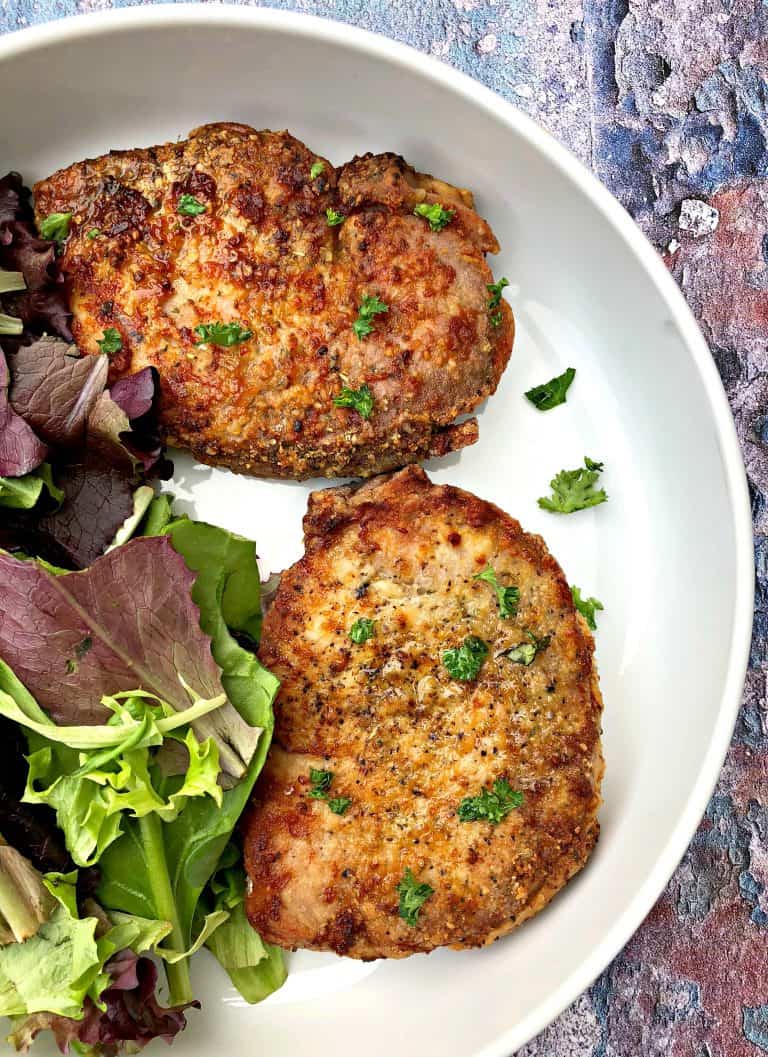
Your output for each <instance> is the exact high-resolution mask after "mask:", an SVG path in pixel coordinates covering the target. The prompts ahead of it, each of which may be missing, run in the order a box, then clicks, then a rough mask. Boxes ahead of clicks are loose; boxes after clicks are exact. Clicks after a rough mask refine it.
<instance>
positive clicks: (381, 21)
mask: <svg viewBox="0 0 768 1057" xmlns="http://www.w3.org/2000/svg"><path fill="white" fill-rule="evenodd" d="M110 6H115V7H122V6H131V5H128V4H124V3H123V2H122V0H116V2H115V3H114V4H110V3H109V2H108V0H80V2H76V0H2V2H1V3H0V30H2V31H8V30H13V29H18V28H21V27H23V26H26V25H30V24H32V23H36V22H44V21H48V20H50V19H53V18H57V17H61V16H62V15H68V14H75V13H78V12H83V11H92V10H96V9H99V8H102V7H110ZM263 6H271V7H280V8H287V9H292V10H298V11H304V12H308V13H311V14H316V15H322V16H326V17H329V18H337V19H339V20H341V21H345V22H349V23H352V24H354V25H357V26H361V27H363V28H366V29H371V30H375V31H377V32H379V33H383V34H385V35H386V36H389V37H392V38H394V39H396V40H401V41H405V42H407V43H409V44H411V45H413V46H415V47H417V48H421V49H422V50H423V51H425V52H428V53H430V54H432V55H435V56H437V57H439V58H440V59H442V60H444V61H445V62H448V63H451V64H452V65H454V66H456V67H457V68H459V69H461V70H463V71H465V72H466V73H468V74H470V75H471V76H473V77H475V78H477V79H478V80H480V81H482V82H484V83H485V84H487V85H488V86H489V87H491V88H493V89H495V90H496V91H497V92H499V93H500V94H501V95H503V96H504V97H505V98H507V99H509V100H511V101H512V102H513V103H515V104H517V105H518V106H520V107H521V108H523V109H524V110H526V111H527V112H528V113H529V114H530V115H531V116H532V117H534V118H535V119H536V120H537V121H539V122H540V123H541V124H543V125H544V126H545V127H546V128H548V129H549V130H550V131H551V132H553V133H554V135H555V136H557V137H558V139H560V140H561V141H562V142H563V143H565V144H566V145H567V146H569V147H570V148H571V150H573V151H574V152H575V153H576V154H577V155H578V156H579V157H580V158H581V159H582V160H583V161H585V162H586V163H587V164H588V165H590V166H591V167H592V169H593V170H594V171H595V172H596V173H597V175H598V176H599V177H600V179H601V180H602V181H603V183H605V184H606V186H607V187H608V188H609V189H610V190H611V191H612V192H613V193H614V194H615V195H616V197H617V198H618V199H619V200H620V201H621V202H622V203H623V204H624V205H625V206H626V208H627V209H628V210H629V211H630V212H631V213H632V215H633V216H634V217H635V219H636V220H637V221H638V223H639V224H640V225H641V226H642V228H643V229H644V231H645V232H646V234H647V235H648V236H649V238H650V239H651V240H652V241H653V243H654V244H655V245H656V246H657V248H658V249H659V251H660V252H661V253H663V254H664V258H665V260H666V262H667V264H668V266H669V268H670V269H671V271H672V273H673V274H674V276H675V277H676V279H677V280H678V282H679V283H680V284H681V286H682V289H683V291H684V293H685V295H686V297H687V298H688V301H689V303H690V304H691V306H692V308H693V309H694V311H695V313H696V315H697V317H698V319H699V322H700V323H701V326H702V328H703V330H704V333H705V335H706V337H707V338H708V340H709V342H710V345H711V348H712V354H713V356H714V358H715V361H716V363H717V365H718V368H719V370H720V373H721V375H722V378H723V381H724V383H725V386H726V390H727V392H728V396H729V398H730V401H731V405H732V407H733V410H734V414H735V417H736V422H737V426H738V429H739V436H740V438H741V443H742V447H743V450H744V454H745V459H746V463H747V469H748V473H749V479H750V487H751V493H752V502H753V513H754V521H755V550H756V557H757V570H758V591H757V603H756V615H755V634H754V642H753V650H752V658H751V668H750V672H749V675H748V679H747V684H746V688H745V695H744V704H743V708H742V711H741V715H740V718H739V722H738V724H737V727H736V731H735V733H734V737H733V743H732V746H731V750H730V753H729V755H728V759H727V761H726V764H725V767H724V768H723V772H722V775H721V777H720V781H719V783H718V787H717V790H716V792H715V795H714V796H713V798H712V801H711V803H710V805H709V808H708V810H707V813H706V816H705V818H704V820H703V821H702V823H701V826H700V828H699V831H698V833H697V835H696V837H695V838H694V840H693V842H692V844H691V847H690V848H689V850H688V852H687V854H686V856H685V858H684V860H683V862H682V864H681V865H680V867H679V869H678V870H677V872H676V873H675V876H674V877H673V878H672V880H671V881H670V883H669V885H668V887H667V889H666V891H665V893H664V895H663V896H662V898H661V899H660V900H659V902H658V904H657V905H656V907H655V908H654V910H653V911H652V913H651V914H650V915H649V917H648V919H647V920H646V921H645V923H644V924H643V926H642V927H641V929H640V930H639V931H638V933H637V934H636V935H635V936H634V937H633V939H632V940H631V941H630V943H629V944H628V945H627V947H626V948H625V950H624V951H623V952H622V953H621V955H620V956H619V957H618V958H617V959H616V960H615V962H614V963H613V964H612V965H611V966H610V967H609V968H608V969H607V970H606V971H605V972H604V973H603V975H602V976H601V977H600V978H599V980H598V981H597V982H596V983H595V984H594V986H593V987H592V988H591V989H590V990H589V991H588V992H587V993H586V994H584V995H582V996H581V998H579V1000H578V1001H577V1002H575V1003H574V1004H573V1005H572V1006H571V1007H570V1009H568V1010H567V1011H566V1012H565V1013H564V1014H563V1015H562V1016H561V1017H560V1018H559V1019H558V1020H557V1021H556V1022H555V1023H554V1024H553V1025H552V1026H551V1027H550V1028H548V1029H547V1031H545V1032H544V1033H543V1034H542V1035H541V1036H539V1038H538V1039H536V1040H534V1041H533V1042H531V1043H529V1044H528V1046H526V1047H525V1048H524V1049H523V1050H522V1051H520V1054H519V1055H518V1057H759V1055H760V1054H761V1053H768V704H767V702H766V690H767V686H766V680H767V679H768V179H767V178H768V2H763V0H498V2H493V0H421V2H418V0H417V2H415V3H414V2H413V0H407V2H406V0H391V2H388V3H384V2H378V3H377V2H376V0H370V2H366V0H295V2H291V0H276V2H274V3H271V4H266V5H263ZM712 604H713V605H714V604H717V585H712Z"/></svg>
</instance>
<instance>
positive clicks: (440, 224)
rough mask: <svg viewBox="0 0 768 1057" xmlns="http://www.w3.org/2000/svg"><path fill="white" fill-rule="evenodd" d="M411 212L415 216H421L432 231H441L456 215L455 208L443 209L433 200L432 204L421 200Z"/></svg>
mask: <svg viewBox="0 0 768 1057" xmlns="http://www.w3.org/2000/svg"><path fill="white" fill-rule="evenodd" d="M413 212H414V214H415V215H416V216H417V217H423V218H424V220H426V221H427V223H428V224H429V226H430V228H431V229H432V231H442V230H443V228H444V227H447V226H448V225H449V224H450V222H451V221H452V220H453V218H454V216H455V215H456V214H455V210H453V209H443V207H442V206H441V205H440V203H439V202H433V203H432V205H429V204H428V203H427V202H421V203H420V204H419V205H417V206H416V208H415V209H414V211H413Z"/></svg>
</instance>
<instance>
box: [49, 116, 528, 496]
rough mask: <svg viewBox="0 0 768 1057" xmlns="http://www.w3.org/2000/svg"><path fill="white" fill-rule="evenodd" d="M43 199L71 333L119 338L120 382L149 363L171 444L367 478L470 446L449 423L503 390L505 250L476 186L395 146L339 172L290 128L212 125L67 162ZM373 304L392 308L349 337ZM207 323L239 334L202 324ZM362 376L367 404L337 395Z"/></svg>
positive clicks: (230, 458) (471, 431)
mask: <svg viewBox="0 0 768 1057" xmlns="http://www.w3.org/2000/svg"><path fill="white" fill-rule="evenodd" d="M418 205H435V206H438V207H442V209H443V210H444V213H440V212H439V211H438V215H437V216H436V217H433V223H434V225H435V226H436V227H439V226H440V225H441V224H442V223H443V221H444V220H445V219H446V218H447V219H448V223H447V224H445V225H444V226H442V228H441V229H440V230H432V226H431V225H430V223H429V220H428V219H426V218H424V217H421V216H417V215H414V209H415V208H416V207H417V206H418ZM35 210H36V215H37V219H38V223H39V222H40V221H41V220H42V219H43V218H44V217H46V216H47V215H49V214H51V213H72V221H71V227H70V235H69V238H68V239H67V242H66V245H65V248H64V252H63V257H62V267H63V271H64V275H65V276H66V280H67V282H68V283H69V287H70V290H71V306H72V310H73V312H74V323H73V331H74V334H75V338H76V340H77V343H78V345H79V346H80V348H81V349H82V350H83V351H84V352H89V353H94V352H98V351H99V341H102V340H103V338H104V335H106V336H107V339H108V343H109V342H110V339H111V346H112V351H113V352H114V346H115V344H117V343H118V342H119V345H120V348H119V350H118V351H117V352H115V353H114V355H113V356H112V362H111V372H110V373H111V378H112V379H113V380H114V379H115V378H117V377H120V376H121V375H124V374H127V373H130V372H132V371H136V370H138V369H140V368H142V367H145V366H147V365H153V366H155V367H157V368H158V370H159V372H160V377H161V381H162V390H163V396H164V407H163V412H162V414H163V422H164V428H165V431H166V437H167V440H168V442H169V443H171V444H175V445H178V446H180V447H184V448H188V449H189V450H190V451H191V452H192V454H193V455H194V456H195V457H196V458H197V459H199V460H201V461H202V462H208V463H212V464H218V465H223V466H229V467H231V468H232V469H234V470H238V471H240V472H242V473H249V474H255V475H259V476H265V477H295V478H302V477H311V476H314V475H321V476H335V475H359V476H370V475H371V474H374V473H378V472H380V471H382V470H387V469H392V468H394V467H397V466H402V465H404V464H406V463H408V462H411V461H413V460H416V459H420V458H422V457H426V456H429V455H442V454H445V453H446V452H449V451H452V450H454V449H457V448H461V447H464V446H465V445H467V444H471V443H473V442H474V441H475V440H476V439H477V423H476V421H475V420H469V421H464V422H462V423H460V424H457V423H456V422H455V420H456V417H457V416H459V415H463V414H465V413H468V412H471V411H473V410H474V409H475V408H476V407H477V406H478V404H480V403H481V401H482V400H484V399H485V397H486V396H488V395H489V394H490V393H493V392H494V390H495V389H496V386H497V384H498V381H499V378H500V376H501V373H502V371H503V370H504V367H505V366H506V363H507V360H508V359H509V354H510V350H511V347H512V341H513V333H514V324H513V319H512V313H511V311H510V309H509V307H508V305H507V304H506V303H505V302H503V301H502V303H501V304H500V305H498V306H497V307H494V306H491V307H489V301H490V300H491V294H489V291H488V288H487V284H489V283H491V282H492V281H493V276H492V274H491V271H490V269H489V267H488V265H487V264H486V260H485V255H486V253H489V252H496V251H497V250H498V244H497V242H496V239H495V238H494V235H493V233H492V232H491V230H490V228H489V227H488V225H487V223H486V222H485V221H484V220H483V219H482V218H481V217H479V216H478V215H477V213H476V212H475V210H474V208H473V204H472V195H471V194H470V192H469V191H464V190H459V189H457V188H455V187H451V186H450V185H449V184H445V183H442V182H441V181H440V180H436V179H434V178H433V177H431V176H425V175H423V174H421V173H417V172H415V171H414V170H413V169H412V168H411V167H410V166H408V165H406V163H405V162H404V161H403V159H402V158H399V157H397V156H396V155H393V154H383V155H378V156H373V155H366V156H365V157H361V158H355V159H354V160H353V161H351V162H349V163H348V164H347V165H343V166H342V167H341V168H339V169H335V168H334V167H333V166H332V165H331V164H330V162H328V161H327V160H325V159H323V158H320V157H319V156H318V155H316V154H314V153H313V152H312V151H311V150H309V149H308V148H307V147H306V146H304V144H303V143H300V142H299V141H298V140H296V139H294V138H293V136H291V135H289V134H288V133H287V132H257V131H256V130H255V129H252V128H249V127H248V126H246V125H237V124H217V125H205V126H203V127H202V128H199V129H196V130H195V131H194V132H192V133H191V134H190V136H189V138H188V139H186V140H183V141H181V142H179V143H167V144H165V145H163V146H160V147H154V148H149V149H144V150H128V151H118V152H113V153H111V154H108V155H105V156H104V157H101V158H96V159H95V160H93V161H83V162H79V163H77V164H75V165H71V166H70V167H69V168H67V169H63V170H61V171H60V172H57V173H55V174H54V175H53V176H51V177H50V178H49V179H47V180H43V181H42V182H41V183H38V184H37V186H36V187H35ZM329 210H330V211H331V212H328V211H329ZM441 217H442V219H441ZM366 298H368V299H373V298H376V299H378V300H377V301H376V302H371V301H370V300H369V301H366ZM372 303H373V304H375V306H376V307H378V306H379V303H381V305H383V306H386V311H385V310H384V309H381V310H380V311H378V312H373V313H371V312H368V313H367V314H366V312H365V311H363V313H362V314H361V315H360V318H361V320H362V321H363V322H364V323H365V322H367V323H368V325H369V327H370V328H371V329H370V332H369V333H367V334H366V333H364V331H365V327H364V326H363V327H360V326H359V325H358V330H359V331H361V333H360V335H359V336H358V334H356V333H355V330H354V324H355V323H356V321H357V320H358V315H359V313H360V307H361V306H364V307H365V305H366V304H367V305H368V306H371V304H372ZM216 323H225V324H230V323H238V324H239V325H240V328H239V330H237V331H232V329H231V328H230V330H229V331H228V332H227V333H226V334H223V333H219V334H218V335H214V336H213V337H211V335H210V331H206V332H203V333H202V334H201V333H200V332H199V331H198V330H197V329H196V328H198V327H200V326H202V327H210V325H211V324H216ZM244 336H245V337H244ZM243 337H244V340H237V339H242V338H243ZM217 338H218V340H221V339H222V338H223V339H224V340H225V342H231V341H233V340H236V343H235V344H217V343H216V340H217ZM109 347H110V346H109V344H108V346H107V348H109ZM364 386H367V387H368V389H369V390H370V394H371V395H372V398H373V405H372V407H371V408H368V407H366V405H365V402H363V404H361V405H359V406H358V408H355V407H341V406H337V405H336V404H335V403H334V400H335V399H336V398H337V397H339V396H341V395H342V394H343V390H344V389H345V388H346V389H348V390H354V391H359V390H361V389H362V388H363V387H364ZM363 395H364V396H365V395H366V394H365V391H364V394H363ZM360 408H362V413H361V410H360Z"/></svg>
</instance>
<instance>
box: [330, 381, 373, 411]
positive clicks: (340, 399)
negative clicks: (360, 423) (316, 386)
mask: <svg viewBox="0 0 768 1057" xmlns="http://www.w3.org/2000/svg"><path fill="white" fill-rule="evenodd" d="M333 402H334V404H335V405H336V407H351V408H352V410H353V411H357V413H358V415H360V416H361V417H362V418H370V417H371V413H372V412H373V393H372V392H371V390H370V389H369V388H368V386H367V385H361V386H360V388H359V389H350V388H349V386H347V385H345V386H344V388H343V389H342V390H341V392H340V393H339V395H338V396H335V397H334V398H333Z"/></svg>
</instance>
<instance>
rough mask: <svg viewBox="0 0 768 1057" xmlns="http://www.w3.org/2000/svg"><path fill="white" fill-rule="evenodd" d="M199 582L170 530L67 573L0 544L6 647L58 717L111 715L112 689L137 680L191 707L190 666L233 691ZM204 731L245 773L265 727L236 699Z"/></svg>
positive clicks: (208, 693)
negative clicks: (197, 595) (199, 602)
mask: <svg viewBox="0 0 768 1057" xmlns="http://www.w3.org/2000/svg"><path fill="white" fill-rule="evenodd" d="M194 582H195V574H194V572H192V571H191V570H190V569H189V568H188V567H187V565H186V564H185V562H184V559H183V558H182V557H181V555H179V554H178V553H177V552H176V551H175V550H174V548H173V546H172V545H171V543H170V541H169V540H168V539H167V538H164V537H155V538H151V539H150V538H140V539H134V540H131V541H130V542H129V543H126V544H125V545H124V546H122V547H117V548H115V549H114V550H112V551H110V552H109V554H105V555H104V556H103V557H102V558H99V559H98V560H97V561H96V562H94V564H93V565H92V566H91V567H90V568H89V569H86V570H85V571H84V572H79V573H66V574H64V575H59V576H56V575H53V574H52V573H51V572H50V571H49V570H48V569H46V568H45V567H44V566H43V565H41V564H40V563H38V562H25V561H19V560H18V559H16V558H13V557H12V556H11V555H9V554H5V553H3V552H0V595H2V597H3V599H4V600H5V603H6V604H5V606H4V607H3V609H2V610H0V656H2V657H4V658H5V660H6V662H7V663H8V664H9V665H10V666H11V667H12V668H13V671H14V672H15V673H16V676H17V677H18V679H19V680H20V681H21V682H22V683H23V684H24V686H25V687H26V688H27V690H28V691H29V693H30V694H31V695H32V697H33V698H35V699H36V700H37V702H38V703H39V704H40V705H41V706H42V708H43V709H44V710H45V711H46V712H47V713H48V714H49V715H50V716H51V717H52V718H53V719H54V720H55V721H56V722H57V723H61V724H67V723H71V721H72V720H73V719H75V718H76V719H78V720H79V721H80V722H84V723H102V722H104V721H106V720H107V719H109V716H110V712H109V709H108V708H107V707H106V706H105V705H104V704H103V702H102V698H103V697H104V696H105V695H106V694H111V693H115V692H120V691H127V690H132V689H133V688H134V687H136V686H141V687H143V688H144V689H145V690H147V691H149V692H151V693H153V694H155V695H156V696H157V697H158V698H160V699H161V700H162V701H165V702H168V704H170V705H171V706H172V707H173V708H174V709H175V710H176V711H184V709H186V708H187V707H188V706H189V700H188V697H187V691H186V690H185V688H184V683H182V682H181V681H180V678H179V677H180V676H181V677H182V678H183V680H185V682H186V684H187V685H189V686H191V687H194V690H195V693H196V694H197V695H198V696H199V697H200V698H202V699H204V700H212V699H214V698H217V697H218V696H219V695H220V694H222V693H223V692H224V686H223V685H222V681H221V670H220V668H219V666H218V664H217V663H216V661H215V660H214V657H213V655H212V653H211V646H210V642H209V639H208V636H207V635H206V634H205V632H204V631H203V629H202V628H201V627H200V611H199V610H198V608H197V606H196V605H195V602H194V601H193V600H192V595H191V591H192V587H193V584H194ZM87 640H89V642H90V645H89V647H88V649H87V650H85V651H83V650H82V644H83V643H84V642H86V641H87ZM78 647H80V650H78ZM195 733H196V734H197V735H198V737H200V738H206V737H209V736H210V737H213V738H214V739H215V740H216V742H217V745H218V748H219V755H220V762H221V767H222V770H223V771H224V772H225V774H227V775H229V776H231V777H232V778H234V779H238V778H240V777H242V775H243V774H244V773H245V771H246V769H247V766H248V762H249V761H250V759H251V758H252V757H253V754H254V752H255V749H256V746H257V744H258V741H259V737H260V733H261V731H260V728H259V727H257V726H252V725H250V724H249V723H248V722H247V720H245V719H243V718H242V716H241V715H240V714H239V713H238V711H237V710H236V709H235V708H234V707H233V706H232V705H231V704H229V703H228V704H226V705H225V706H223V707H222V708H219V709H217V710H216V711H215V712H212V713H211V714H210V715H204V716H202V717H201V718H200V719H199V720H197V721H196V723H195Z"/></svg>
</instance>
